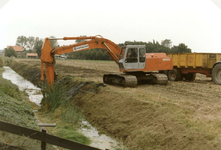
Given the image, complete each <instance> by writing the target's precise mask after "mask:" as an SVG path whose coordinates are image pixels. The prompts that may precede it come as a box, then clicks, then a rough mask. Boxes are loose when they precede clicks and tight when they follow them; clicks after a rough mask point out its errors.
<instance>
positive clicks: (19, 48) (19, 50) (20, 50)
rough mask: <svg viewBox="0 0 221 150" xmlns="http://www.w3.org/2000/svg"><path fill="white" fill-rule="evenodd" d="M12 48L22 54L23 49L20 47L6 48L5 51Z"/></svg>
mask: <svg viewBox="0 0 221 150" xmlns="http://www.w3.org/2000/svg"><path fill="white" fill-rule="evenodd" d="M10 47H12V48H13V49H14V50H15V51H16V52H22V51H23V48H22V46H7V49H8V48H10Z"/></svg>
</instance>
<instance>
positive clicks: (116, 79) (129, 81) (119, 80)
mask: <svg viewBox="0 0 221 150" xmlns="http://www.w3.org/2000/svg"><path fill="white" fill-rule="evenodd" d="M103 82H104V83H106V84H111V85H120V86H125V87H136V86H137V78H136V76H134V75H127V74H117V73H116V74H114V73H112V74H104V76H103Z"/></svg>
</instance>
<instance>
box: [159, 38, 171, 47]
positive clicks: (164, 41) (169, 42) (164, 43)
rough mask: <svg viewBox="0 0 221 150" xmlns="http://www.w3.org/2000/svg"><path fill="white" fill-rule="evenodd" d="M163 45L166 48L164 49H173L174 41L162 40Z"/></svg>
mask: <svg viewBox="0 0 221 150" xmlns="http://www.w3.org/2000/svg"><path fill="white" fill-rule="evenodd" d="M161 45H162V46H164V47H168V48H171V47H172V41H171V40H170V39H165V40H162V41H161Z"/></svg>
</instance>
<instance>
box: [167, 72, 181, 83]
mask: <svg viewBox="0 0 221 150" xmlns="http://www.w3.org/2000/svg"><path fill="white" fill-rule="evenodd" d="M167 77H168V79H169V80H170V81H179V80H180V78H181V74H180V71H179V70H177V69H173V70H169V71H168V74H167Z"/></svg>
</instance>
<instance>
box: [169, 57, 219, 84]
mask: <svg viewBox="0 0 221 150" xmlns="http://www.w3.org/2000/svg"><path fill="white" fill-rule="evenodd" d="M168 57H172V58H173V70H168V71H165V73H166V74H167V76H168V79H169V80H170V81H179V80H186V81H193V80H195V77H196V73H201V74H204V75H206V76H207V77H212V79H213V82H214V83H215V84H221V53H183V54H168Z"/></svg>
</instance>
